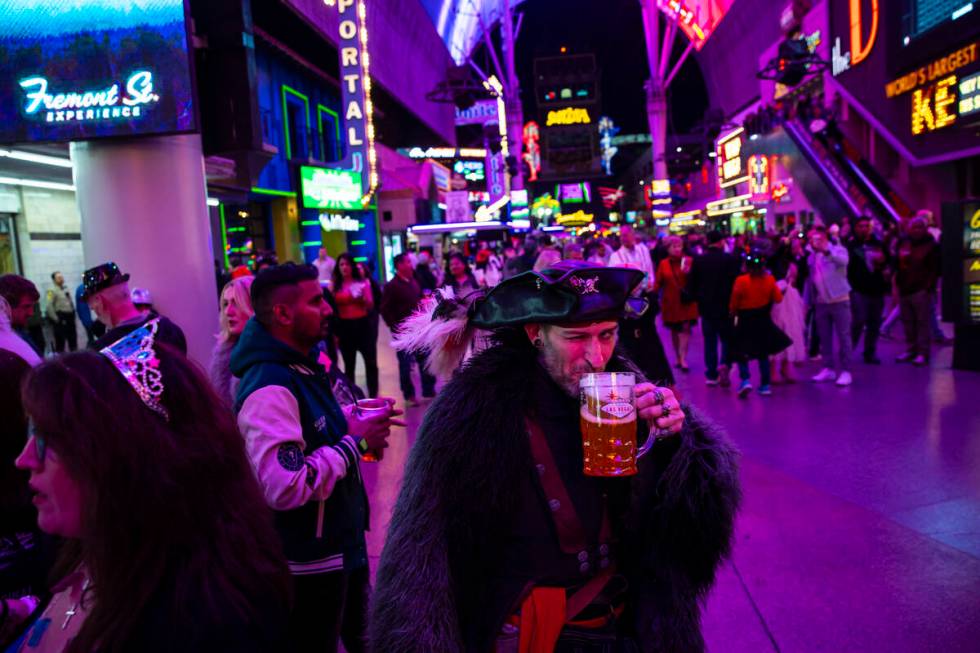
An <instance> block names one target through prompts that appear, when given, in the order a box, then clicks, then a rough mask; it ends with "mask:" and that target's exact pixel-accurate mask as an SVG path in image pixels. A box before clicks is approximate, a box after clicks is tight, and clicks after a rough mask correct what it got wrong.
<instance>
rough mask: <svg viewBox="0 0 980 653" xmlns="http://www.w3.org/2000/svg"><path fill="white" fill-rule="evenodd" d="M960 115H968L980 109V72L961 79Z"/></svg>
mask: <svg viewBox="0 0 980 653" xmlns="http://www.w3.org/2000/svg"><path fill="white" fill-rule="evenodd" d="M959 109H960V115H961V116H968V115H970V114H971V113H976V112H977V111H980V73H976V74H973V75H970V76H969V77H964V78H963V79H961V80H960V107H959Z"/></svg>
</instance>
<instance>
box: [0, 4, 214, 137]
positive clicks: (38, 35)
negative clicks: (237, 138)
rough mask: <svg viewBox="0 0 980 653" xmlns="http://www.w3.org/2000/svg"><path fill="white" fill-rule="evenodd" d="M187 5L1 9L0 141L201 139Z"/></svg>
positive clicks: (0, 6)
mask: <svg viewBox="0 0 980 653" xmlns="http://www.w3.org/2000/svg"><path fill="white" fill-rule="evenodd" d="M185 16H186V14H185V2H184V0H154V1H153V2H135V3H134V2H104V1H103V2H23V1H10V0H0V40H2V42H3V45H2V46H0V50H2V51H3V54H0V60H2V63H0V88H3V89H4V92H5V95H4V101H3V102H2V103H0V142H2V143H18V142H20V143H28V142H30V143H44V142H52V141H81V140H92V139H98V138H103V137H115V136H143V135H151V134H173V133H187V132H192V131H195V129H196V117H197V110H196V107H195V102H196V100H195V97H194V95H195V93H194V91H195V88H194V86H195V85H194V84H193V80H192V77H191V62H190V58H191V56H192V55H189V54H188V52H189V48H188V43H187V36H188V34H187V24H186V23H185V20H186V18H185Z"/></svg>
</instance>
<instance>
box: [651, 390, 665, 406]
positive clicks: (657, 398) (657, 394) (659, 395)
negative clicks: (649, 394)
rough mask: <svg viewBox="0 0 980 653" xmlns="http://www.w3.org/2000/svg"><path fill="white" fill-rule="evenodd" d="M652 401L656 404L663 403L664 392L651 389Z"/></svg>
mask: <svg viewBox="0 0 980 653" xmlns="http://www.w3.org/2000/svg"><path fill="white" fill-rule="evenodd" d="M653 401H654V402H655V403H657V404H662V403H664V393H663V392H661V391H660V390H654V391H653Z"/></svg>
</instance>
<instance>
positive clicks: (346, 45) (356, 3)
mask: <svg viewBox="0 0 980 653" xmlns="http://www.w3.org/2000/svg"><path fill="white" fill-rule="evenodd" d="M323 3H324V4H325V5H327V6H328V7H334V6H336V7H337V13H338V15H339V21H338V25H337V33H338V36H339V40H338V43H337V45H338V47H337V53H338V54H339V56H340V79H341V84H340V89H341V103H342V105H343V106H344V107H345V108H344V125H345V126H346V128H347V129H346V139H345V140H346V144H347V155H346V157H345V158H344V160H343V161H342V162H341V164H340V167H342V168H346V169H348V170H350V171H352V172H356V173H358V175H359V176H360V177H361V200H360V202H361V205H360V206H358V207H356V208H363V207H365V206H367V205H368V204H369V203H370V202H371V196H372V195H373V194H374V191H375V190H376V189H377V188H378V179H379V177H378V153H377V151H376V150H375V148H374V103H373V102H372V101H371V71H370V56H369V55H368V41H367V9H366V7H365V3H364V0H323ZM365 159H366V160H367V165H366V168H367V169H366V172H367V174H366V175H362V174H361V173H363V172H365Z"/></svg>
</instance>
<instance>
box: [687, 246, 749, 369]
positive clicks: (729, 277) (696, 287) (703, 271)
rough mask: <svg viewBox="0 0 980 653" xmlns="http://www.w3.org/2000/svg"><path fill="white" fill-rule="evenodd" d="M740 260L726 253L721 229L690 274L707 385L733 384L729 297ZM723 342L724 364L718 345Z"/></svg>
mask: <svg viewBox="0 0 980 653" xmlns="http://www.w3.org/2000/svg"><path fill="white" fill-rule="evenodd" d="M739 268H740V262H739V260H738V258H737V257H735V256H733V255H731V254H728V253H726V252H725V236H724V234H722V233H721V232H720V231H712V232H710V233H709V234H708V249H707V251H706V252H705V253H704V254H702V255H701V256H697V257H695V259H694V264H693V265H692V266H691V273H690V274H689V275H688V277H687V290H688V292H690V293H691V295H692V296H693V297H694V298H695V299H696V300H697V302H698V314H700V315H701V326H702V329H703V331H704V367H705V370H704V374H705V377H706V378H707V381H706V382H707V384H708V385H718V384H719V383H720V384H721V385H722V386H724V387H727V386H728V385H729V384H730V381H729V374H730V372H731V365H732V359H731V355H730V354H729V351H728V346H729V344H730V342H731V336H732V317H731V314H730V312H729V308H728V305H729V300H731V297H732V288H733V287H734V286H735V278H736V277H737V276H738V273H739ZM719 343H720V344H721V365H720V366H719V364H718V363H719V361H718V345H719Z"/></svg>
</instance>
